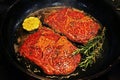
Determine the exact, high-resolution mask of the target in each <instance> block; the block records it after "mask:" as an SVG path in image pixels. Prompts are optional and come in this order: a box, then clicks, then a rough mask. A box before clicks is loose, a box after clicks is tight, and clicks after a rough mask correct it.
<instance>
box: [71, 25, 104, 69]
mask: <svg viewBox="0 0 120 80" xmlns="http://www.w3.org/2000/svg"><path fill="white" fill-rule="evenodd" d="M104 38H105V27H104V28H103V29H102V31H101V33H100V34H99V35H97V36H96V37H95V38H93V39H92V40H90V41H89V42H88V43H87V44H86V45H84V46H81V47H80V48H78V49H77V50H75V51H74V52H73V55H76V54H78V53H81V54H83V56H84V57H83V58H82V61H81V62H80V64H79V66H80V67H81V68H84V69H86V68H87V67H88V66H91V65H92V64H93V63H95V62H96V58H98V57H99V56H100V52H101V51H102V46H103V43H104Z"/></svg>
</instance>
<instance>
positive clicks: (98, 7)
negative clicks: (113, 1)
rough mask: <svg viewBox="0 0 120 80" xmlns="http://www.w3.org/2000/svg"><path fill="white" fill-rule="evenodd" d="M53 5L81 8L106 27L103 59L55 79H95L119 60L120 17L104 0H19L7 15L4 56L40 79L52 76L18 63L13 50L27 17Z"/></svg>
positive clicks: (3, 35)
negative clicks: (75, 73) (36, 71)
mask: <svg viewBox="0 0 120 80" xmlns="http://www.w3.org/2000/svg"><path fill="white" fill-rule="evenodd" d="M54 6H70V7H74V8H77V9H82V10H84V11H85V12H86V13H89V14H90V15H92V16H93V17H94V18H96V19H97V20H98V21H99V22H100V23H101V24H102V25H103V26H104V27H106V33H105V36H106V38H105V44H104V52H103V53H102V58H100V59H98V60H97V62H96V63H95V64H93V66H92V67H89V68H88V69H87V70H86V71H81V70H79V69H78V70H76V71H79V72H80V75H76V76H72V77H66V76H64V77H63V76H58V77H57V78H56V77H55V78H52V79H69V80H70V79H71V80H76V79H92V78H95V77H97V76H100V75H101V74H103V73H105V72H106V71H108V70H109V69H110V68H111V67H112V65H114V64H115V63H116V61H117V62H118V60H119V56H120V47H119V44H120V42H119V40H120V37H119V36H120V32H119V26H120V16H118V15H117V14H116V13H115V11H114V9H113V8H112V7H111V6H109V5H108V4H106V3H105V2H104V1H103V0H99V1H96V0H18V1H16V2H15V3H14V4H13V5H12V6H11V7H10V8H9V9H8V11H7V13H6V14H5V18H4V22H3V25H2V39H3V40H2V41H3V45H4V49H5V51H6V52H5V55H6V57H7V58H8V60H10V61H11V62H12V63H13V64H15V65H16V66H17V67H18V68H19V69H20V70H22V71H23V72H25V73H27V74H28V75H30V76H33V77H35V78H37V79H47V80H48V79H50V78H47V76H46V75H45V74H44V73H42V72H41V73H39V74H35V73H34V72H32V71H29V70H27V69H26V68H25V67H24V65H22V64H21V63H19V61H18V60H17V58H16V55H15V51H14V46H13V44H14V42H15V31H16V29H17V28H18V27H20V25H21V23H22V21H23V20H24V19H25V18H26V16H27V15H28V14H30V13H32V12H34V11H36V10H39V9H41V8H46V7H54Z"/></svg>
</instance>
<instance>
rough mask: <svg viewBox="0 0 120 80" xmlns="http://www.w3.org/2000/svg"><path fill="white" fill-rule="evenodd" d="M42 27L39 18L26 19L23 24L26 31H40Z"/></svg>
mask: <svg viewBox="0 0 120 80" xmlns="http://www.w3.org/2000/svg"><path fill="white" fill-rule="evenodd" d="M41 25H42V24H41V22H40V20H39V18H37V17H29V18H26V19H25V20H24V21H23V24H22V26H23V29H25V30H27V31H32V30H35V29H38V27H39V26H41Z"/></svg>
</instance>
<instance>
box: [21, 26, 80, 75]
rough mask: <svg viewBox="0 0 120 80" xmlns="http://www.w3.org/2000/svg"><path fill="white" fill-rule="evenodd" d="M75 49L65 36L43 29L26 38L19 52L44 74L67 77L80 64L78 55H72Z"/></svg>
mask: <svg viewBox="0 0 120 80" xmlns="http://www.w3.org/2000/svg"><path fill="white" fill-rule="evenodd" d="M76 49H77V48H76V47H75V46H74V45H73V44H72V43H71V42H69V41H68V40H67V38H66V37H65V36H60V35H59V34H57V33H55V32H54V31H52V30H51V29H49V28H46V27H43V28H41V29H40V30H38V31H37V32H35V33H33V34H31V35H29V36H28V37H27V38H26V40H25V41H24V42H23V44H22V45H21V46H20V48H19V52H20V54H21V55H22V56H24V57H25V58H27V59H29V60H30V61H32V62H34V63H35V64H36V65H38V66H39V67H41V68H42V69H43V71H44V72H45V73H46V74H49V75H67V74H70V73H72V72H73V71H74V70H75V69H76V67H77V66H78V64H79V63H80V59H81V56H80V54H77V55H72V52H73V51H74V50H76Z"/></svg>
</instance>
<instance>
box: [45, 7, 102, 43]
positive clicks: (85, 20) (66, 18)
mask: <svg viewBox="0 0 120 80" xmlns="http://www.w3.org/2000/svg"><path fill="white" fill-rule="evenodd" d="M44 23H45V24H47V25H48V26H50V27H52V29H54V30H55V31H56V32H58V33H62V34H64V35H65V36H66V37H67V38H68V39H70V40H71V41H74V42H77V43H82V44H86V43H87V42H88V41H89V40H90V39H92V38H93V37H95V36H96V34H97V33H98V30H99V28H100V25H99V24H98V23H97V21H96V20H95V19H93V18H91V17H90V16H88V15H87V14H86V13H84V12H83V11H79V10H76V9H73V8H61V9H58V10H56V11H55V10H54V11H53V12H50V13H49V14H48V15H47V16H45V18H44Z"/></svg>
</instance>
